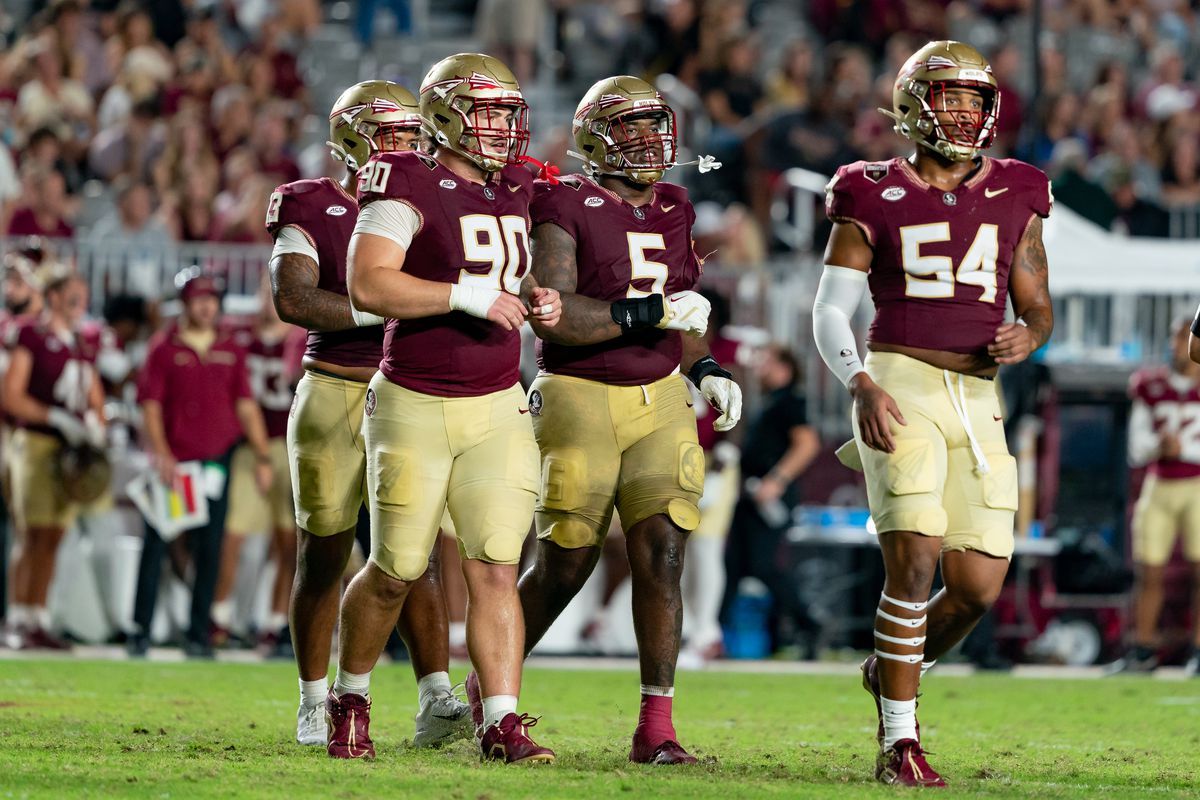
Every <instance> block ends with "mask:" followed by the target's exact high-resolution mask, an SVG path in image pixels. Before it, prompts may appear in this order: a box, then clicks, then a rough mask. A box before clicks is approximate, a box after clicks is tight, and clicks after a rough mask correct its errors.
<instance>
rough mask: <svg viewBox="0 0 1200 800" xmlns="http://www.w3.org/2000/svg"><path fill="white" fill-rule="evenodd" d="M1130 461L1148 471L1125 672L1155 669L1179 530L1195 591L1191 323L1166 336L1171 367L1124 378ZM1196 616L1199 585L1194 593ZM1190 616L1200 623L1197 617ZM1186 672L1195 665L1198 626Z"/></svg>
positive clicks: (1195, 374)
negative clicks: (1169, 564)
mask: <svg viewBox="0 0 1200 800" xmlns="http://www.w3.org/2000/svg"><path fill="white" fill-rule="evenodd" d="M1129 393H1130V396H1131V397H1132V399H1133V410H1132V411H1131V412H1130V414H1129V463H1130V464H1131V465H1132V466H1135V467H1146V481H1145V483H1143V484H1142V493H1141V494H1140V495H1139V496H1138V500H1137V505H1135V506H1134V509H1133V561H1134V564H1135V565H1136V567H1137V582H1136V585H1135V587H1134V640H1133V644H1134V646H1133V650H1132V652H1130V653H1129V654H1127V655H1126V656H1125V658H1123V659H1121V660H1120V661H1119V662H1117V667H1118V668H1119V669H1120V670H1122V671H1128V672H1149V671H1151V670H1153V669H1154V668H1155V667H1156V666H1158V656H1157V654H1156V648H1155V634H1156V633H1157V631H1158V615H1159V612H1161V611H1162V604H1163V577H1164V573H1165V572H1166V568H1167V562H1168V561H1170V560H1171V552H1172V551H1173V550H1174V549H1175V536H1176V534H1177V533H1178V532H1179V531H1180V530H1182V531H1183V537H1184V538H1183V554H1184V557H1185V558H1186V559H1187V560H1188V562H1190V563H1191V564H1192V573H1193V575H1195V576H1196V577H1195V586H1196V587H1200V429H1198V428H1200V425H1198V424H1197V423H1198V420H1200V364H1196V363H1195V362H1194V361H1192V360H1191V359H1190V358H1189V357H1188V325H1187V323H1186V322H1184V323H1181V324H1180V325H1179V326H1177V327H1176V329H1175V331H1174V333H1173V334H1172V336H1171V364H1170V367H1146V368H1143V369H1140V370H1138V371H1137V372H1135V373H1134V374H1133V376H1132V377H1131V378H1130V381H1129ZM1193 591H1194V594H1195V604H1196V605H1195V608H1196V611H1197V612H1200V588H1195V589H1194V590H1193ZM1193 619H1197V617H1196V615H1195V612H1194V613H1193ZM1194 624H1195V625H1196V633H1195V638H1194V639H1193V645H1192V654H1191V657H1190V658H1189V659H1188V663H1187V671H1188V673H1189V674H1191V675H1195V674H1196V673H1197V667H1200V622H1197V623H1194Z"/></svg>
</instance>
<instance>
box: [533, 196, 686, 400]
mask: <svg viewBox="0 0 1200 800" xmlns="http://www.w3.org/2000/svg"><path fill="white" fill-rule="evenodd" d="M530 214H531V216H532V217H533V224H534V225H541V224H542V223H545V222H551V223H553V224H555V225H557V226H559V227H560V228H562V229H563V230H565V231H566V232H567V233H569V234H570V235H571V238H572V239H574V240H575V265H576V269H577V276H578V282H577V284H576V287H575V291H576V293H577V294H581V295H584V296H585V297H591V298H594V299H596V300H603V301H605V302H612V301H615V300H621V299H624V298H626V297H645V296H646V295H649V294H667V295H669V294H674V293H675V292H682V291H687V290H690V289H694V288H695V286H696V282H697V281H699V280H700V271H701V270H700V259H699V258H697V257H696V253H695V251H694V250H693V249H692V223H693V222H694V221H695V220H696V211H695V209H694V208H692V203H691V201H690V200H688V196H687V190H686V189H684V188H683V187H682V186H676V185H675V184H672V183H656V184H655V185H654V199H653V200H651V201H650V202H649V203H648V204H646V205H644V206H641V207H634V206H631V205H629V204H628V203H626V202H625V201H624V200H622V199H621V198H620V197H618V196H617V195H616V194H614V193H613V192H610V191H608V190H607V189H604V188H602V187H601V186H600V185H599V184H597V183H596V182H595V181H593V180H591V179H590V178H586V177H584V176H582V175H570V176H568V177H566V178H564V179H562V181H560V182H559V183H557V184H551V183H549V182H547V181H538V182H537V183H536V184H535V186H534V200H533V205H532V207H531V208H530ZM537 353H538V367H539V368H540V369H541V370H542V371H543V372H550V373H554V374H557V375H571V376H574V377H576V378H587V379H588V380H593V381H602V382H604V383H611V384H615V385H618V386H636V385H638V384H644V383H651V382H653V381H656V380H658V379H659V378H663V377H665V376H667V375H670V374H671V372H673V371H674V370H675V369H676V368H678V367H679V359H680V356H682V355H683V342H682V340H681V339H680V333H679V331H660V330H658V329H656V328H651V329H649V330H639V331H633V332H631V333H627V334H625V335H623V336H618V337H617V338H616V339H610V340H609V341H607V342H600V343H599V344H593V345H583V346H575V347H573V346H569V345H561V344H555V343H553V342H543V341H539V342H538V349H537Z"/></svg>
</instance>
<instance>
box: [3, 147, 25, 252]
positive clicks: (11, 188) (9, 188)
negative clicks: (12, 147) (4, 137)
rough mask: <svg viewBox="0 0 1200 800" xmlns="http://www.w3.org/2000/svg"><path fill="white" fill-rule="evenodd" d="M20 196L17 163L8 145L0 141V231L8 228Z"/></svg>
mask: <svg viewBox="0 0 1200 800" xmlns="http://www.w3.org/2000/svg"><path fill="white" fill-rule="evenodd" d="M20 197H21V179H20V178H18V177H17V165H16V164H15V163H14V162H13V157H12V155H11V154H10V153H9V151H8V147H7V146H6V145H5V144H4V142H3V141H0V231H7V230H8V220H9V218H10V217H12V213H13V211H15V210H16V208H17V201H18V199H19V198H20Z"/></svg>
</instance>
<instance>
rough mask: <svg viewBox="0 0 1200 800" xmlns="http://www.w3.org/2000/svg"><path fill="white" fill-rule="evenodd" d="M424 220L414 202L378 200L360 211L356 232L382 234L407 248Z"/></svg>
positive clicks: (392, 199) (355, 227) (389, 199)
mask: <svg viewBox="0 0 1200 800" xmlns="http://www.w3.org/2000/svg"><path fill="white" fill-rule="evenodd" d="M423 224H424V220H423V219H422V218H421V212H420V211H418V210H417V209H416V208H415V207H414V206H413V205H412V203H409V202H407V201H405V200H397V199H395V198H387V199H383V200H377V201H375V202H374V203H371V204H370V205H368V206H366V207H365V208H363V209H362V210H361V211H360V212H358V222H357V223H355V225H354V233H355V234H359V233H369V234H372V235H373V236H382V237H383V238H385V239H388V240H390V241H393V242H395V243H396V244H398V245H399V246H400V247H402V248H404V249H405V250H407V249H408V248H409V247H410V246H411V245H412V240H413V237H415V236H416V235H417V234H418V233H419V232H420V230H421V227H422V226H423Z"/></svg>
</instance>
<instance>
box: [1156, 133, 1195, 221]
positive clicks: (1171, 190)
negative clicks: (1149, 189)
mask: <svg viewBox="0 0 1200 800" xmlns="http://www.w3.org/2000/svg"><path fill="white" fill-rule="evenodd" d="M1198 136H1200V134H1198V133H1197V132H1196V131H1194V130H1191V131H1188V130H1186V129H1180V130H1178V131H1177V133H1176V135H1175V137H1174V140H1173V141H1171V142H1169V146H1168V150H1167V158H1166V163H1165V164H1163V171H1162V180H1163V186H1162V193H1163V202H1165V203H1166V204H1167V205H1169V206H1189V205H1195V204H1197V203H1200V163H1198V161H1197V155H1198V153H1197V147H1198V145H1197V137H1198Z"/></svg>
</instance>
